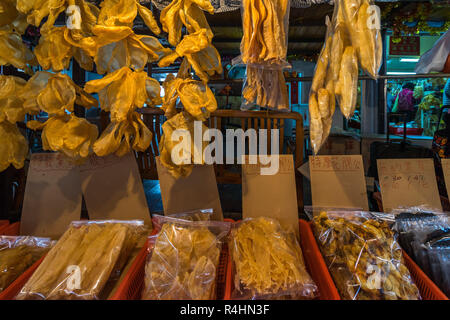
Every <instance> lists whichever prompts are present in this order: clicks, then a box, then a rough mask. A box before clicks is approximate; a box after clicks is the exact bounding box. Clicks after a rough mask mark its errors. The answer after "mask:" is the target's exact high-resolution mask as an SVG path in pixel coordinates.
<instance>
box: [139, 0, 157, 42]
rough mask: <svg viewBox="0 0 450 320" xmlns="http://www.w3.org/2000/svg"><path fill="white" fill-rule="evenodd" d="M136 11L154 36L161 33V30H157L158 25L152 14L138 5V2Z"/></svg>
mask: <svg viewBox="0 0 450 320" xmlns="http://www.w3.org/2000/svg"><path fill="white" fill-rule="evenodd" d="M136 5H137V9H138V13H139V16H140V17H141V18H142V20H144V23H145V25H146V26H147V27H148V28H149V29H150V30H151V31H152V32H153V33H154V34H156V35H159V34H160V33H161V30H160V29H159V26H158V23H157V22H156V19H155V17H154V16H153V13H152V12H151V11H150V10H149V9H148V8H146V7H144V6H142V5H140V4H139V2H137V1H136Z"/></svg>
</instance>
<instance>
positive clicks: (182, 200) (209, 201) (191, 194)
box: [156, 157, 223, 220]
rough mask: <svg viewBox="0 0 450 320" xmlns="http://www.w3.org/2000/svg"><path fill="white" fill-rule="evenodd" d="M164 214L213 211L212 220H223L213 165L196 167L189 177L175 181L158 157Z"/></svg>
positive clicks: (157, 164)
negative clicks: (199, 210)
mask: <svg viewBox="0 0 450 320" xmlns="http://www.w3.org/2000/svg"><path fill="white" fill-rule="evenodd" d="M156 168H157V170H158V178H159V184H160V188H161V198H162V202H163V207H164V214H166V215H167V214H174V213H182V212H188V211H193V210H198V209H213V210H214V214H213V217H212V219H214V220H223V214H222V206H221V204H220V198H219V190H218V189H217V181H216V174H215V172H214V167H213V166H211V165H194V168H193V169H192V173H191V174H190V175H189V176H188V177H185V178H184V177H181V178H179V179H175V178H174V177H173V176H172V175H171V174H170V172H169V171H168V170H167V169H166V167H164V166H163V165H162V164H161V162H160V160H159V157H156Z"/></svg>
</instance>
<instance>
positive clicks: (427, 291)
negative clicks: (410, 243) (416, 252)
mask: <svg viewBox="0 0 450 320" xmlns="http://www.w3.org/2000/svg"><path fill="white" fill-rule="evenodd" d="M307 225H308V227H309V230H310V233H311V235H312V236H313V233H312V222H309V223H307ZM313 240H314V242H315V245H316V246H317V242H316V241H315V238H313ZM317 249H318V246H317ZM319 253H320V251H319ZM402 255H403V258H404V262H405V265H406V267H407V268H408V270H409V273H410V274H411V277H412V279H413V281H414V283H415V284H416V286H417V288H418V289H419V292H420V295H421V297H422V299H423V300H448V298H447V297H446V296H445V294H444V293H443V292H442V291H441V290H440V289H439V288H438V287H437V286H436V285H435V284H434V283H433V281H431V280H430V278H428V277H427V275H426V274H425V273H424V272H423V271H422V270H421V269H420V268H419V266H418V265H417V264H416V263H415V262H414V261H413V260H412V259H411V258H410V257H409V256H408V255H407V254H406V252H405V251H404V250H403V249H402ZM322 261H324V260H323V257H322ZM324 262H325V261H324ZM333 285H334V282H333ZM335 288H336V287H335ZM336 291H337V290H336Z"/></svg>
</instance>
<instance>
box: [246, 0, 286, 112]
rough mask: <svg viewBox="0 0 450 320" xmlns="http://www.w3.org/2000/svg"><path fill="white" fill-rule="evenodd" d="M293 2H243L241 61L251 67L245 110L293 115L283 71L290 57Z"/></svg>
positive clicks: (247, 83) (247, 0) (260, 0)
mask: <svg viewBox="0 0 450 320" xmlns="http://www.w3.org/2000/svg"><path fill="white" fill-rule="evenodd" d="M289 3H290V2H289V0H283V1H274V0H268V1H262V0H256V1H253V0H244V1H242V24H243V29H244V35H243V37H242V41H241V60H242V62H243V63H245V64H247V77H246V81H245V83H244V88H243V92H242V96H243V99H244V101H243V103H242V106H241V108H242V109H249V108H251V107H253V106H254V105H255V104H256V105H258V106H260V107H265V108H269V109H275V110H280V111H289V98H288V90H287V86H286V82H285V79H284V75H283V69H284V68H286V67H288V66H289V65H288V64H287V63H286V53H287V29H288V23H289Z"/></svg>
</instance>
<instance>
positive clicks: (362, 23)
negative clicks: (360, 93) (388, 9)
mask: <svg viewBox="0 0 450 320" xmlns="http://www.w3.org/2000/svg"><path fill="white" fill-rule="evenodd" d="M339 6H340V7H341V8H342V14H341V16H342V17H343V18H344V20H345V23H346V24H347V28H348V34H349V36H350V39H351V43H352V46H353V47H354V48H355V50H356V54H357V57H358V61H359V65H360V67H361V69H363V70H364V71H365V72H366V73H367V74H368V75H369V76H371V77H372V78H374V79H376V78H377V77H378V71H379V70H380V67H381V62H382V56H383V41H382V37H381V32H380V28H381V24H380V8H379V7H378V6H376V5H375V4H374V1H373V0H345V1H344V0H339Z"/></svg>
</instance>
